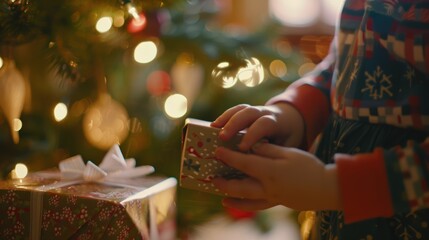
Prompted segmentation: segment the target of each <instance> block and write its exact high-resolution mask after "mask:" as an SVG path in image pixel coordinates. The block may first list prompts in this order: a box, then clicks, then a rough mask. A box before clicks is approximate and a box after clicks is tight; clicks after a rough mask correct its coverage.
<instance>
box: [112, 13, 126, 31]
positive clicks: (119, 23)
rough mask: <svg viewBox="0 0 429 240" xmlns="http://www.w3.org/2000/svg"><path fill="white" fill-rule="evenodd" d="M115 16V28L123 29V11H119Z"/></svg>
mask: <svg viewBox="0 0 429 240" xmlns="http://www.w3.org/2000/svg"><path fill="white" fill-rule="evenodd" d="M113 16H114V17H113V26H115V27H122V26H123V25H124V23H125V18H124V12H123V11H122V10H118V11H116V12H115V14H114V15H113Z"/></svg>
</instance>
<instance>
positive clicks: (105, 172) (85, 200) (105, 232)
mask: <svg viewBox="0 0 429 240" xmlns="http://www.w3.org/2000/svg"><path fill="white" fill-rule="evenodd" d="M134 165H135V161H134V160H133V159H127V160H125V159H123V157H122V154H121V153H120V150H119V147H118V146H114V148H112V149H111V151H109V153H108V154H106V156H105V158H104V159H103V161H102V163H101V164H100V166H97V165H95V164H93V163H91V162H87V163H86V164H85V163H84V162H83V160H82V158H81V157H80V156H74V157H72V158H69V159H66V160H64V161H62V162H61V163H60V167H59V170H58V169H51V170H46V171H40V172H35V173H31V174H29V175H28V176H27V177H25V178H23V179H10V180H7V181H2V182H0V215H1V216H2V217H1V218H0V239H152V240H153V239H155V240H158V239H175V238H176V236H175V234H176V227H175V226H176V224H175V196H176V185H177V181H176V179H175V178H166V177H159V176H146V175H147V174H149V173H151V172H153V167H151V166H141V167H135V166H134Z"/></svg>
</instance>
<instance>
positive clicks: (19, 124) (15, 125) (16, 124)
mask: <svg viewBox="0 0 429 240" xmlns="http://www.w3.org/2000/svg"><path fill="white" fill-rule="evenodd" d="M21 128H22V121H21V119H19V118H15V119H13V130H14V131H15V132H18V131H19V130H21Z"/></svg>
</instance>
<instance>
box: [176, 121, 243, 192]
mask: <svg viewBox="0 0 429 240" xmlns="http://www.w3.org/2000/svg"><path fill="white" fill-rule="evenodd" d="M219 131H220V129H219V128H214V127H211V126H210V122H207V121H203V120H198V119H192V118H188V119H186V121H185V126H184V128H183V134H182V157H181V169H180V186H181V187H185V188H189V189H194V190H199V191H203V192H208V193H214V194H219V195H224V194H223V193H221V192H220V191H219V190H218V189H217V188H216V187H215V186H214V185H213V184H212V179H213V178H215V177H222V178H225V179H241V178H243V177H246V175H245V174H243V173H242V172H240V171H238V170H236V169H234V168H231V167H229V166H227V165H226V164H224V163H223V162H221V161H219V160H218V159H216V158H215V156H214V151H215V150H216V148H217V147H219V146H223V147H226V148H230V149H233V150H238V147H237V145H238V144H239V143H240V140H241V138H242V136H243V133H242V132H240V133H238V134H237V135H236V136H234V137H233V138H232V139H231V140H229V141H221V140H219V139H218V135H219Z"/></svg>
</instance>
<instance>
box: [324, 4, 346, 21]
mask: <svg viewBox="0 0 429 240" xmlns="http://www.w3.org/2000/svg"><path fill="white" fill-rule="evenodd" d="M322 2H323V20H324V21H325V22H326V23H327V24H330V25H332V26H335V24H336V23H337V20H338V18H339V16H340V12H341V9H342V8H343V5H344V0H323V1H322Z"/></svg>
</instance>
